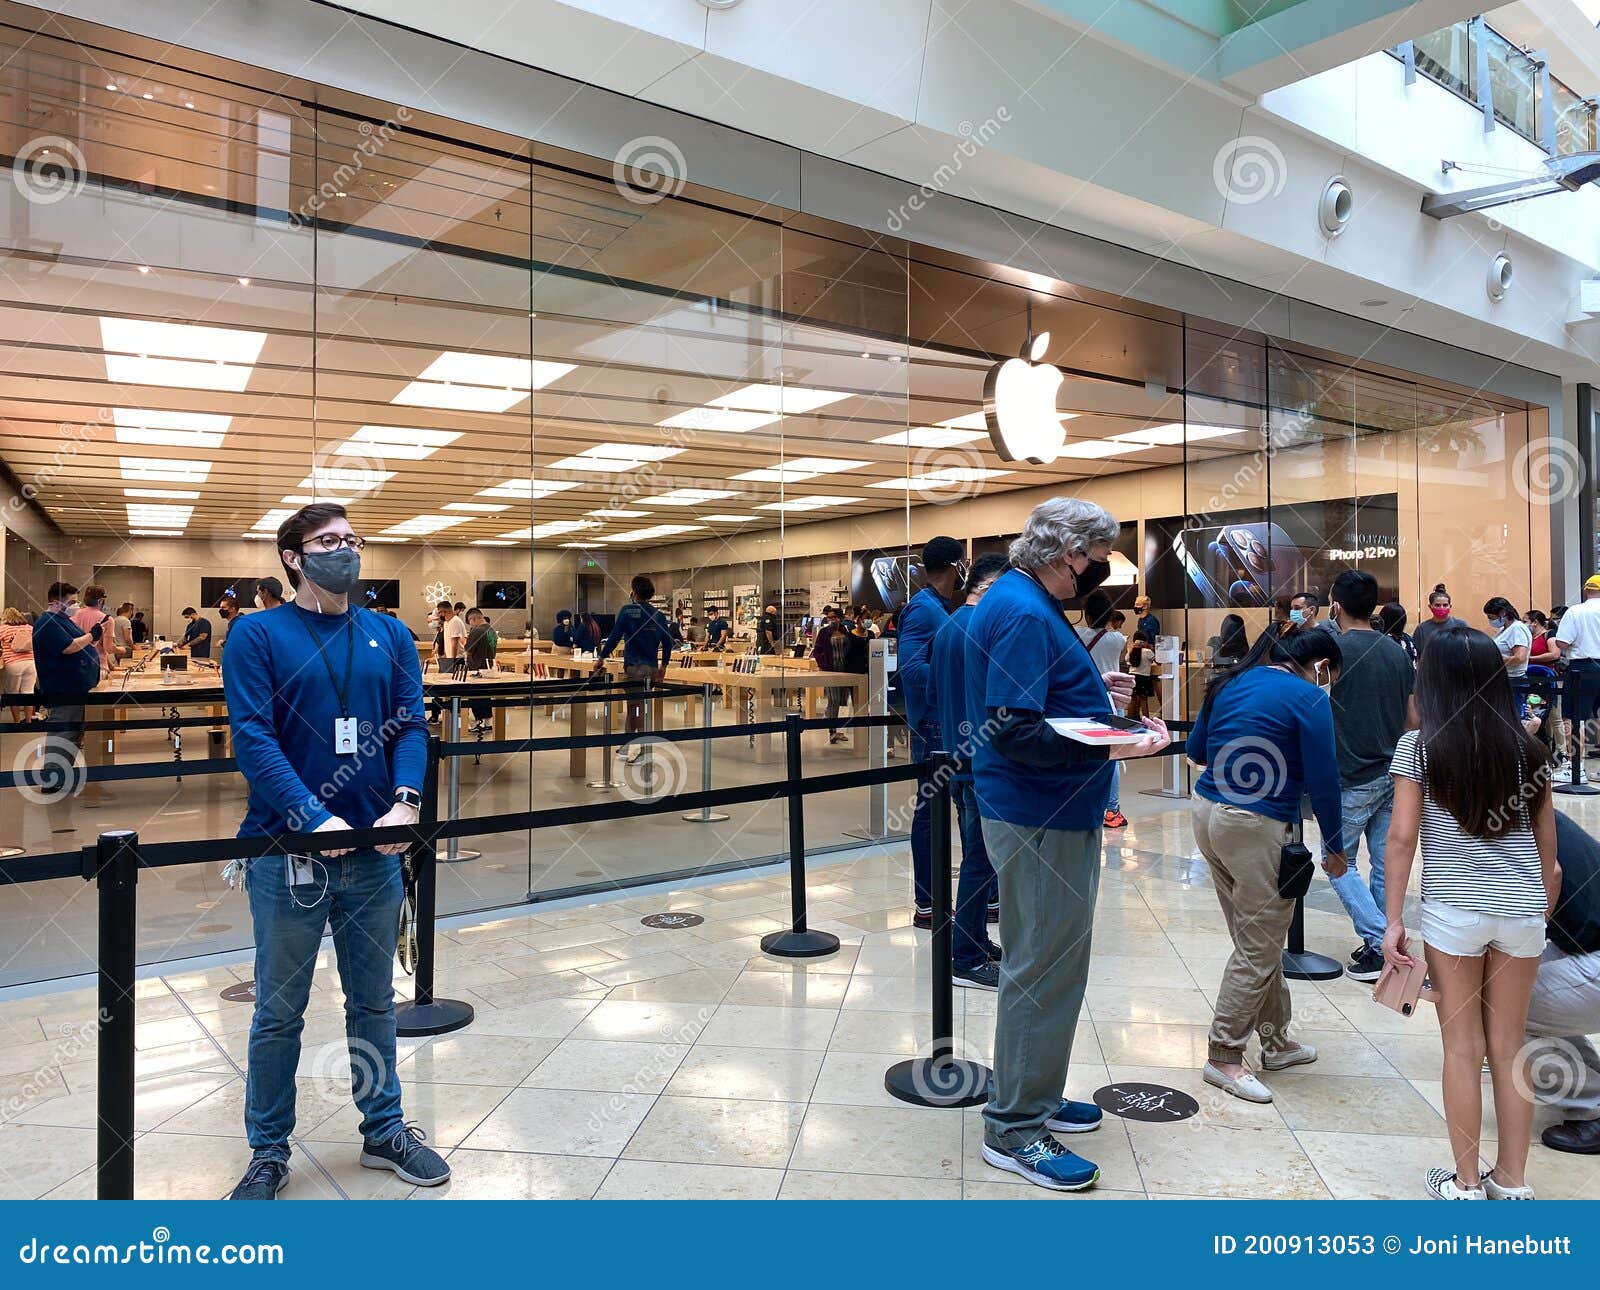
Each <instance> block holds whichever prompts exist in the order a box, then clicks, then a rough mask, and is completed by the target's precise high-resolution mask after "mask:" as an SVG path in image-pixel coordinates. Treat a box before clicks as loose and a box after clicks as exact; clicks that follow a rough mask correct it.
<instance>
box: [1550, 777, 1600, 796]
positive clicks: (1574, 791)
mask: <svg viewBox="0 0 1600 1290" xmlns="http://www.w3.org/2000/svg"><path fill="white" fill-rule="evenodd" d="M1550 791H1551V792H1554V793H1566V794H1567V795H1569V796H1571V797H1593V796H1594V795H1595V794H1596V793H1600V788H1596V787H1595V786H1594V785H1593V784H1574V783H1573V782H1572V781H1571V780H1570V779H1562V780H1557V781H1556V782H1555V783H1554V784H1552V785H1551V786H1550Z"/></svg>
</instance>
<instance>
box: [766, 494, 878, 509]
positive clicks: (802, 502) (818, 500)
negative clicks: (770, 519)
mask: <svg viewBox="0 0 1600 1290" xmlns="http://www.w3.org/2000/svg"><path fill="white" fill-rule="evenodd" d="M857 500H859V499H858V498H854V497H796V498H794V499H792V500H791V501H787V502H768V503H766V505H764V506H758V507H756V510H758V511H820V510H822V509H823V508H825V507H829V506H848V505H850V503H851V502H854V501H857Z"/></svg>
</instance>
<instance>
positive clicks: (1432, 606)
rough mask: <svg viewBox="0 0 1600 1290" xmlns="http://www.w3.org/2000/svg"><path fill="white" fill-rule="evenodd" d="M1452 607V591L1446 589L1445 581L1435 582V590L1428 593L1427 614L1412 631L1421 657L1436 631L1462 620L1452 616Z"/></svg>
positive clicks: (1412, 636) (1418, 654)
mask: <svg viewBox="0 0 1600 1290" xmlns="http://www.w3.org/2000/svg"><path fill="white" fill-rule="evenodd" d="M1450 607H1451V606H1450V593H1449V592H1448V591H1446V590H1445V589H1444V583H1442V582H1440V583H1435V584H1434V588H1433V590H1432V591H1430V592H1429V593H1428V613H1427V616H1426V617H1425V618H1424V619H1423V620H1422V621H1421V622H1419V623H1418V624H1417V629H1416V631H1414V632H1412V633H1411V639H1412V640H1413V641H1414V642H1415V643H1416V646H1417V656H1418V657H1419V658H1420V657H1421V656H1422V651H1423V650H1425V649H1427V648H1428V642H1429V641H1430V640H1432V639H1433V637H1434V635H1435V633H1437V632H1439V631H1442V630H1443V629H1444V628H1446V627H1451V626H1454V625H1456V624H1457V623H1459V622H1460V621H1461V620H1460V619H1459V618H1452V617H1451V616H1450Z"/></svg>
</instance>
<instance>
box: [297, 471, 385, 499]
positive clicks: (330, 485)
mask: <svg viewBox="0 0 1600 1290" xmlns="http://www.w3.org/2000/svg"><path fill="white" fill-rule="evenodd" d="M393 478H394V471H392V470H374V469H372V468H371V467H367V466H338V465H334V466H315V467H313V468H312V471H311V473H310V474H309V475H307V476H306V477H305V478H304V479H302V480H301V481H300V482H299V483H298V484H296V485H295V487H296V488H301V489H305V488H309V489H311V490H312V491H313V492H315V493H317V494H319V495H320V494H322V493H338V494H339V495H341V496H349V495H350V494H353V493H367V492H371V491H372V490H373V489H374V488H377V487H378V486H379V485H380V484H385V483H387V482H388V481H389V480H391V479H393Z"/></svg>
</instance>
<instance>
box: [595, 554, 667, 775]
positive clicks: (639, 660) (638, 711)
mask: <svg viewBox="0 0 1600 1290" xmlns="http://www.w3.org/2000/svg"><path fill="white" fill-rule="evenodd" d="M630 589H631V590H632V592H633V595H632V597H631V598H630V599H629V600H628V603H627V604H625V605H624V606H623V607H622V608H621V609H619V610H618V611H617V620H616V622H614V623H613V624H612V625H611V635H609V636H608V637H606V641H605V644H603V645H602V646H601V647H600V648H599V649H598V650H597V651H596V652H595V656H594V675H596V676H604V675H605V663H606V659H607V658H608V657H609V656H610V654H611V651H612V650H614V649H615V648H616V647H617V643H618V642H619V641H620V642H621V643H622V676H623V679H624V680H625V681H626V682H627V683H628V686H629V690H630V693H629V696H628V733H629V734H630V735H640V734H644V733H645V732H646V731H647V730H648V728H649V727H648V723H647V722H646V720H645V708H646V706H647V705H646V703H645V701H644V699H643V698H642V697H639V695H638V694H637V693H634V692H635V691H643V690H644V689H645V688H647V687H648V686H651V685H660V684H661V680H662V678H663V677H664V676H665V675H666V671H667V664H668V663H670V662H671V661H672V628H671V627H670V626H669V625H668V623H667V616H666V615H665V614H663V613H662V612H661V611H660V610H659V609H657V608H656V607H655V606H654V605H652V604H651V603H650V601H651V599H652V598H653V597H654V596H655V594H656V584H655V583H653V582H651V581H650V579H649V578H647V577H645V576H644V574H642V573H641V574H639V575H638V576H637V577H636V578H634V580H633V582H632V583H631V584H630ZM643 754H644V747H643V745H642V744H634V745H633V746H632V747H631V748H630V747H628V746H627V745H625V744H624V745H620V746H619V747H618V748H617V756H618V757H620V758H622V760H624V761H628V762H634V761H638V760H639V758H640V757H641V756H643Z"/></svg>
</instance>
